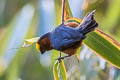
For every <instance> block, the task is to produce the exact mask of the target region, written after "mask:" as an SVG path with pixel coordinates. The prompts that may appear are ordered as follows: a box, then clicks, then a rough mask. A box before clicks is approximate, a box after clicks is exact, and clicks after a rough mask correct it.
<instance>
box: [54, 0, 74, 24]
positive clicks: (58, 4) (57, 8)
mask: <svg viewBox="0 0 120 80" xmlns="http://www.w3.org/2000/svg"><path fill="white" fill-rule="evenodd" d="M62 1H63V0H54V3H55V15H56V20H55V21H56V25H59V24H61V15H62V11H61V10H62ZM64 16H65V17H64V20H67V19H69V18H71V16H72V12H71V10H70V7H69V3H68V0H65V9H64Z"/></svg>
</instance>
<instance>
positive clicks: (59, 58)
mask: <svg viewBox="0 0 120 80" xmlns="http://www.w3.org/2000/svg"><path fill="white" fill-rule="evenodd" d="M61 59H64V57H58V58H55V60H58V61H60V60H61Z"/></svg>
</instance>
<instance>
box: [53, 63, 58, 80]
mask: <svg viewBox="0 0 120 80" xmlns="http://www.w3.org/2000/svg"><path fill="white" fill-rule="evenodd" d="M57 66H58V61H56V62H55V64H54V66H53V76H54V80H59V77H58V71H57Z"/></svg>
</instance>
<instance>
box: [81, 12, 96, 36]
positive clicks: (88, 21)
mask: <svg viewBox="0 0 120 80" xmlns="http://www.w3.org/2000/svg"><path fill="white" fill-rule="evenodd" d="M94 13H95V10H93V11H92V12H89V13H88V14H87V15H86V16H85V17H84V18H83V20H82V22H81V24H80V25H79V31H80V32H81V33H82V34H84V35H85V34H87V33H88V32H91V31H93V30H94V29H95V28H96V27H97V26H98V23H97V22H96V21H95V19H94Z"/></svg>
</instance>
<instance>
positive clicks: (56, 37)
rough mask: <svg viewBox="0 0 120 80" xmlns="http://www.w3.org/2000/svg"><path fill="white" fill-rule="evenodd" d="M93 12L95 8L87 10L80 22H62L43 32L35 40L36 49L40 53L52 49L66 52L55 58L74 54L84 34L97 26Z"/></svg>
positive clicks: (84, 36)
mask: <svg viewBox="0 0 120 80" xmlns="http://www.w3.org/2000/svg"><path fill="white" fill-rule="evenodd" d="M94 13H95V10H93V11H92V12H89V13H88V14H87V15H86V16H85V17H84V18H83V20H82V22H81V23H80V24H78V23H75V22H69V23H63V24H60V25H58V26H57V27H56V28H55V29H54V30H52V31H50V32H47V33H45V34H44V35H42V36H41V37H40V38H39V39H38V41H37V42H36V48H37V50H38V51H40V53H41V54H44V53H45V52H46V51H50V50H53V49H54V50H57V51H60V52H63V53H65V54H67V55H66V56H63V57H58V58H57V60H60V59H64V58H66V57H70V56H72V55H74V54H76V51H77V49H78V48H79V47H80V46H81V43H82V41H83V40H84V39H85V38H86V34H87V33H89V32H92V31H93V30H95V28H96V27H98V23H97V22H96V20H95V19H94Z"/></svg>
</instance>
